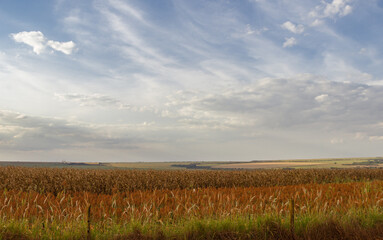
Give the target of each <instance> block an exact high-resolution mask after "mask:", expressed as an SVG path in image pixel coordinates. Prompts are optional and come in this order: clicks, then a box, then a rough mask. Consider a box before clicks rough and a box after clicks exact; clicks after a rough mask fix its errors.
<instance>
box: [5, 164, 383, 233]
mask: <svg viewBox="0 0 383 240" xmlns="http://www.w3.org/2000/svg"><path fill="white" fill-rule="evenodd" d="M382 190H383V169H297V170H283V169H273V170H267V169H265V170H252V171H227V170H172V171H164V170H162V171H160V170H92V169H83V170H82V169H52V168H25V167H0V236H1V238H2V239H52V238H53V239H254V238H256V239H292V238H295V239H329V238H333V239H376V237H383V191H382Z"/></svg>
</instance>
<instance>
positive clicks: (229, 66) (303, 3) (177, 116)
mask: <svg viewBox="0 0 383 240" xmlns="http://www.w3.org/2000/svg"><path fill="white" fill-rule="evenodd" d="M0 25H1V28H0V160H2V161H5V160H34V161H62V160H66V161H176V160H180V161H186V160H203V161H208V160H262V159H291V158H322V157H359V156H382V155H383V154H382V152H383V67H382V66H383V45H382V42H383V31H382V29H383V0H368V1H362V0H326V1H316V0H248V1H246V0H243V1H218V0H217V1H207V0H205V1H199V0H193V1H189V0H184V1H182V0H175V1H155V0H152V1H149V0H148V1H142V0H141V1H123V0H94V1H90V0H87V1H77V0H56V1H44V0H34V1H29V0H19V1H14V0H2V1H1V2H0Z"/></svg>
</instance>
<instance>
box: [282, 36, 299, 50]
mask: <svg viewBox="0 0 383 240" xmlns="http://www.w3.org/2000/svg"><path fill="white" fill-rule="evenodd" d="M296 44H297V40H296V39H295V38H294V37H291V38H285V42H284V43H283V47H284V48H285V47H292V46H294V45H296Z"/></svg>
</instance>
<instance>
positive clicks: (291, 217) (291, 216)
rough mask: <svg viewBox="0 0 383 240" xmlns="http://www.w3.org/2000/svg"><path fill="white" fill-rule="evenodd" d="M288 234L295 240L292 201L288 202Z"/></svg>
mask: <svg viewBox="0 0 383 240" xmlns="http://www.w3.org/2000/svg"><path fill="white" fill-rule="evenodd" d="M290 232H291V236H292V238H293V239H295V237H294V236H295V227H294V199H293V198H291V200H290Z"/></svg>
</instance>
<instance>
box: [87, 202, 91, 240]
mask: <svg viewBox="0 0 383 240" xmlns="http://www.w3.org/2000/svg"><path fill="white" fill-rule="evenodd" d="M90 209H91V205H90V204H89V206H88V214H87V215H88V216H87V223H88V226H87V238H86V239H87V240H91V234H90V219H91V212H90Z"/></svg>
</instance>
